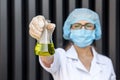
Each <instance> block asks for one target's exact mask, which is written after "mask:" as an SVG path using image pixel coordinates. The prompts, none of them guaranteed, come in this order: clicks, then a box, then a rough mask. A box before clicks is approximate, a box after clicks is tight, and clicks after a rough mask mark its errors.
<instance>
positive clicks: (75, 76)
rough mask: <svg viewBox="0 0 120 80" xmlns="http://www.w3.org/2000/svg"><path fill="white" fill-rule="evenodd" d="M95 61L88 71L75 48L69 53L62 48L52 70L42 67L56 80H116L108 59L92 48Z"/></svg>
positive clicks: (56, 54)
mask: <svg viewBox="0 0 120 80" xmlns="http://www.w3.org/2000/svg"><path fill="white" fill-rule="evenodd" d="M92 51H93V55H94V57H93V60H92V62H91V68H90V71H88V70H87V69H86V68H85V67H84V65H83V64H82V63H81V61H80V60H79V59H78V56H77V53H76V50H75V48H74V46H71V48H70V49H69V50H67V51H65V50H64V49H62V48H58V49H56V50H55V54H54V62H53V63H52V64H51V67H50V68H47V67H45V66H44V65H43V63H42V62H41V60H40V58H39V61H40V64H41V66H42V67H43V68H44V69H45V70H46V71H48V72H50V73H51V74H52V76H53V78H54V80H116V76H115V73H114V70H113V65H112V62H111V60H110V59H109V58H108V57H105V56H103V55H101V54H98V53H97V52H96V51H95V49H94V48H93V47H92Z"/></svg>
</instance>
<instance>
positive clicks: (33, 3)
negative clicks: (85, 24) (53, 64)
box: [0, 0, 120, 80]
mask: <svg viewBox="0 0 120 80" xmlns="http://www.w3.org/2000/svg"><path fill="white" fill-rule="evenodd" d="M0 4H1V5H0V6H1V7H0V80H53V77H52V76H51V75H50V74H49V73H48V72H46V71H45V70H43V68H42V67H41V66H40V64H39V60H38V58H39V57H38V56H35V54H34V47H35V43H36V40H35V39H33V38H32V37H30V36H29V31H28V30H29V23H30V21H31V20H32V18H33V17H35V16H37V15H43V16H45V18H47V19H50V20H51V22H52V23H55V24H56V28H55V31H54V33H53V42H54V44H55V48H58V47H62V48H66V45H67V44H69V42H68V41H67V40H64V39H63V36H62V35H63V29H62V28H63V24H64V21H65V20H66V18H67V16H68V15H69V13H70V12H71V11H72V10H73V9H75V8H81V7H84V8H89V9H92V10H94V11H96V12H97V13H98V14H99V16H100V22H101V28H102V39H101V40H99V41H96V48H97V50H98V52H99V53H101V54H103V55H105V56H108V57H110V58H111V60H112V62H113V65H114V69H115V72H116V75H117V80H120V65H119V64H120V54H119V53H120V49H119V47H120V42H119V41H120V36H119V34H120V28H119V26H120V5H119V4H120V1H119V0H1V1H0Z"/></svg>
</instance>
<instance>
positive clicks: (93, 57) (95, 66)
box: [29, 8, 116, 80]
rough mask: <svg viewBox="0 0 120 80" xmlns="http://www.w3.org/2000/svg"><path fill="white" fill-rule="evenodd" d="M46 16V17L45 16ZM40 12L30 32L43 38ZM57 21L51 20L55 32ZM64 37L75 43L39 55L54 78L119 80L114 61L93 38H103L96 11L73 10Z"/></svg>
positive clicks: (37, 37)
mask: <svg viewBox="0 0 120 80" xmlns="http://www.w3.org/2000/svg"><path fill="white" fill-rule="evenodd" d="M42 19H44V17H42ZM39 22H42V21H40V16H37V17H35V18H34V19H33V20H32V21H31V23H30V30H29V31H30V35H31V36H32V37H33V38H35V39H37V40H38V39H40V35H41V33H42V31H43V29H42V28H40V27H39V24H38V23H39ZM54 26H55V25H54V24H53V23H49V24H48V30H51V31H52V32H53V30H54V28H55V27H54ZM63 32H64V33H63V37H64V39H66V40H70V41H72V43H73V45H72V46H71V47H70V48H69V49H68V50H67V51H65V50H64V49H62V48H58V49H55V54H54V55H51V56H39V61H40V64H41V66H42V67H43V68H44V69H45V70H47V71H48V72H50V73H51V74H52V75H53V78H54V80H116V76H115V73H114V69H113V65H112V62H111V60H110V59H109V58H108V57H105V56H103V55H101V54H99V53H97V52H96V51H95V49H94V47H93V45H92V44H93V42H94V41H95V40H98V39H100V38H101V26H100V21H99V16H98V14H97V13H96V12H94V11H92V10H90V9H86V8H78V9H75V10H73V11H72V12H71V13H70V15H69V16H68V18H67V19H66V21H65V23H64V26H63Z"/></svg>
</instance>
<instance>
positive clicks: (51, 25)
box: [47, 23, 55, 32]
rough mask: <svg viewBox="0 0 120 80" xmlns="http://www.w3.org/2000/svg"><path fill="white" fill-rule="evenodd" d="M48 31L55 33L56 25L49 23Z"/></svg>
mask: <svg viewBox="0 0 120 80" xmlns="http://www.w3.org/2000/svg"><path fill="white" fill-rule="evenodd" d="M47 29H48V30H50V31H51V32H53V31H54V29H55V24H54V23H48V25H47Z"/></svg>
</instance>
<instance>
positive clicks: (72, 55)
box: [66, 45, 106, 65]
mask: <svg viewBox="0 0 120 80" xmlns="http://www.w3.org/2000/svg"><path fill="white" fill-rule="evenodd" d="M92 51H93V56H94V57H93V60H92V62H96V63H97V64H103V65H104V64H106V62H105V61H103V60H101V59H100V58H99V57H98V55H100V54H98V52H96V50H95V48H94V47H93V46H92ZM66 53H67V54H66V56H67V57H68V58H71V59H76V60H78V59H79V58H78V55H77V52H76V50H75V48H74V46H73V45H72V46H71V48H70V49H68V50H67V51H66Z"/></svg>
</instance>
